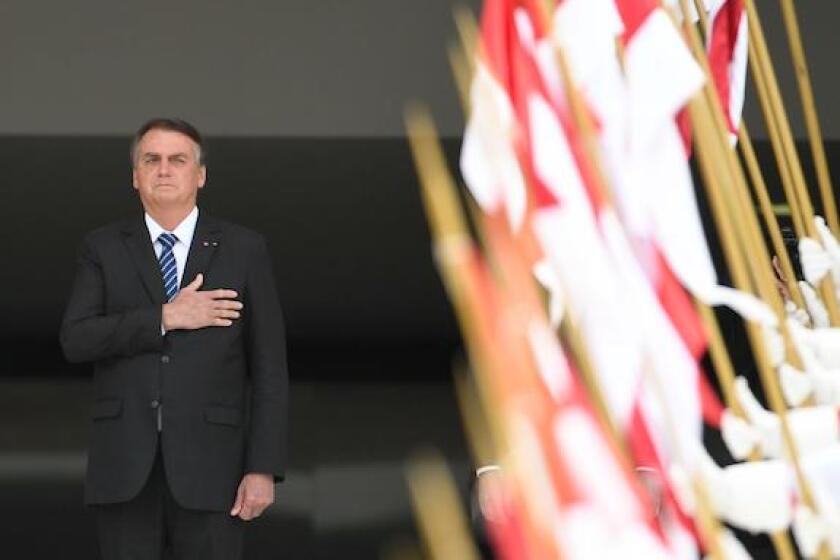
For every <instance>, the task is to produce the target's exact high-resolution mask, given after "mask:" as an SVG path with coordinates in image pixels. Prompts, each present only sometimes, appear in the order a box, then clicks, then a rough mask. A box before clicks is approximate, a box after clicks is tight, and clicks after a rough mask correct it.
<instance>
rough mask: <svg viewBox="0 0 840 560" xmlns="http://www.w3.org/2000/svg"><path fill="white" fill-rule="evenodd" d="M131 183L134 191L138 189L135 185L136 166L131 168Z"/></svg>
mask: <svg viewBox="0 0 840 560" xmlns="http://www.w3.org/2000/svg"><path fill="white" fill-rule="evenodd" d="M131 184H132V185H133V186H134V190H135V191H136V190H139V188H138V187H137V168H136V167H132V168H131Z"/></svg>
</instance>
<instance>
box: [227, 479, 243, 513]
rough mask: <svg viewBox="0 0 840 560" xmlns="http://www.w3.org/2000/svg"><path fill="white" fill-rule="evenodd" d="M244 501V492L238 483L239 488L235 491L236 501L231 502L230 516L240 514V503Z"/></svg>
mask: <svg viewBox="0 0 840 560" xmlns="http://www.w3.org/2000/svg"><path fill="white" fill-rule="evenodd" d="M244 499H245V491H244V488H243V485H242V483H241V482H240V483H239V488H237V489H236V500H234V502H233V507H232V508H231V509H230V514H231V516H233V517H236V516H237V515H239V514H240V513H241V512H242V502H243V501H244Z"/></svg>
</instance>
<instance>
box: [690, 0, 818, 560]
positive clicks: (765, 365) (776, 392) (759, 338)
mask: <svg viewBox="0 0 840 560" xmlns="http://www.w3.org/2000/svg"><path fill="white" fill-rule="evenodd" d="M680 4H681V7H682V10H683V17H684V21H685V28H686V32H687V34H688V38H689V42H690V45H691V47H692V50H693V51H694V53H695V56H697V57H698V60H699V61H700V62H701V65H702V66H703V67H704V70H705V71H706V73H707V79H708V78H709V75H708V65H707V64H706V62H705V51H704V50H703V49H702V47H701V45H700V41H699V37H698V35H697V29H696V28H695V27H694V26H693V25H692V24H691V22H690V20H689V19H688V16H689V11H688V4H687V2H686V0H680ZM710 89H711V90H712V91H711V94H710V92H709V90H710ZM690 111H691V116H692V123H693V124H694V125H695V130H696V135H695V139H696V140H697V145H698V156H699V160H700V163H701V170H702V172H703V175H704V179H705V184H706V187H707V192H708V193H709V195H710V196H709V198H710V201H711V203H712V206H713V209H714V212H715V216H716V218H717V219H718V224H719V227H720V226H722V227H720V229H721V232H722V234H723V235H722V240H723V241H724V243H723V244H724V249H725V253H726V255H727V260H728V261H729V264H730V270H731V271H732V275H733V278H734V280H735V282H736V286H738V287H739V288H740V289H747V288H748V286H749V284H750V283H749V281H748V274H747V271H746V270H745V268H744V266H743V264H741V262H740V261H741V259H742V258H744V257H747V259H748V260H749V257H750V256H751V254H752V252H753V251H754V250H755V249H756V247H755V245H754V243H751V241H754V235H749V233H747V232H741V235H738V228H732V226H731V225H729V224H727V222H728V221H729V220H730V219H732V220H735V222H734V223H738V221H739V220H740V219H742V218H743V217H744V215H745V212H744V210H745V208H744V207H743V196H742V195H743V194H745V191H746V189H745V187H744V185H743V176H740V177H739V176H738V171H740V168H738V167H737V166H732V164H731V160H732V159H734V153H733V152H732V150H731V149H730V148H729V146H728V142H727V141H726V139H725V137H724V136H723V135H722V130H721V123H722V110H721V105H720V103H719V101H718V100H717V96H716V92H715V91H714V88H711V84H710V83H707V85H706V95H704V96H703V97H696V98H695V99H694V100H693V101H692V102H691V105H690ZM727 159H728V160H729V163H727ZM721 173H722V175H720V174H721ZM719 178H720V179H723V182H724V183H726V184H728V185H731V184H733V183H734V186H735V187H736V188H734V189H733V188H726V189H722V188H721V187H722V185H721V181H720V179H719ZM732 191H735V192H732ZM747 214H748V212H747ZM752 217H753V218H755V216H754V214H753V215H752ZM727 238H728V240H727ZM739 239H740V242H741V248H740V250H739V248H738V247H737V245H736V243H737V240H739ZM760 249H764V246H763V244H762V245H761V247H760ZM760 249H759V252H760ZM742 251H743V252H742ZM766 259H767V256H766V252H765V254H764V255H763V259H762V260H766ZM754 264H755V263H754ZM754 264H753V266H754ZM762 264H765V263H762ZM766 266H769V262H766ZM754 272H755V273H756V274H754V275H753V277H752V280H753V281H754V282H756V284H755V285H754V287H755V288H757V289H758V292H757V293H759V294H761V296H762V298H763V299H765V301H768V302H770V303H773V307H774V308H775V309H776V311H777V314H778V316H779V317H780V320H781V321H782V323H781V326H782V327H784V312H783V309H779V300H780V298H779V295H778V293H777V292H776V291H775V287H774V286H773V285H772V282H771V284H770V286H768V285H767V278H766V275H763V274H761V273H760V271H758V270H755V271H754ZM783 333H784V334H785V335H786V338H787V339H788V340H789V333H787V332H786V331H784V330H783ZM747 334H748V336H749V338H750V342H751V345H752V347H753V350H754V353H755V355H756V360H757V365H758V370H759V375H760V377H761V380H762V384H763V385H764V388H765V392H766V394H767V397H768V400H769V402H770V405H771V407H772V409H773V411H774V412H775V413H776V414H777V415H778V417H779V419H780V426H781V432H782V438H783V441H784V443H785V447H786V449H787V451H788V455H789V457H790V458H791V462H792V465H793V468H794V472H795V473H796V478H797V482H798V485H799V489H800V494H801V496H802V499H803V502H804V503H805V504H806V505H808V506H809V507H811V508H813V507H814V501H813V495H812V493H811V489H810V485H809V484H808V481H807V479H806V478H805V476H804V473H803V472H802V469H801V464H800V460H799V455H798V452H797V446H796V442H795V440H794V439H793V436H792V434H791V432H790V426H789V424H788V422H787V407H786V405H785V402H784V399H783V397H782V394H781V390H780V388H779V383H778V379H777V378H776V375H775V371H774V369H773V366H772V363H771V362H770V360H769V356H768V354H767V349H766V347H765V340H764V338H763V334H762V332H761V329H760V328H759V327H758V325H756V324H755V323H752V322H748V323H747ZM792 350H793V349H792V347H789V348H788V351H789V354H788V357H789V359H793V358H795V357H796V356H795V355H794V353H793V352H792ZM826 551H827V549H826V548H825V547H824V546H823V547H821V556H822V555H823V554H824V553H825V552H826Z"/></svg>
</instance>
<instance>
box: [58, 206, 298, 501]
mask: <svg viewBox="0 0 840 560" xmlns="http://www.w3.org/2000/svg"><path fill="white" fill-rule="evenodd" d="M199 272H201V273H203V274H204V284H203V285H202V287H201V290H209V289H215V288H229V289H233V290H236V291H237V292H238V294H239V297H238V299H239V300H240V301H242V302H243V304H244V309H243V310H242V315H241V317H240V318H239V319H237V320H234V323H233V325H232V326H230V327H209V328H204V329H199V330H192V331H187V330H176V331H171V332H168V333H167V334H166V336H161V330H160V329H161V313H162V305H163V303H164V301H165V295H164V287H163V281H162V279H161V274H160V270H159V268H158V264H157V260H156V258H155V253H154V248H153V246H152V243H151V240H150V239H149V232H148V230H147V228H146V225H145V222H144V220H143V217H142V215H140V216H138V217H137V218H135V219H132V220H129V221H127V222H124V223H120V224H114V225H110V226H106V227H103V228H100V229H97V230H95V231H93V232H91V233H89V234H88V235H87V236H86V237H85V239H84V241H83V243H82V245H81V248H80V251H79V257H78V265H77V270H76V279H75V284H74V286H73V291H72V294H71V296H70V301H69V303H68V306H67V310H66V312H65V316H64V321H63V324H62V327H61V344H62V347H63V349H64V353H65V355H66V357H67V359H68V360H70V361H72V362H94V364H95V366H94V382H93V391H94V402H93V406H92V409H91V419H92V422H91V424H92V425H91V440H90V450H89V457H88V468H87V478H86V483H85V502H86V503H88V504H106V503H116V502H124V501H128V500H130V499H131V498H132V497H134V496H135V495H136V494H137V493H138V492H139V491H140V489H141V488H142V487H143V484H144V483H145V481H146V479H147V476H148V474H149V472H150V469H151V467H152V462H153V460H154V457H155V453H156V449H157V445H158V438H159V437H160V438H162V439H161V447H162V450H163V458H164V464H165V468H166V475H167V480H168V482H169V487H170V489H171V491H172V494H173V495H174V497H175V499H176V500H177V501H178V502H179V503H180V504H181V505H182V506H183V507H186V508H190V509H200V510H210V511H226V510H229V509H230V508H231V506H232V505H233V502H234V499H235V496H236V489H237V486H238V484H239V481H240V480H241V478H242V476H243V474H244V473H247V472H261V473H271V474H273V475H274V476H275V479H282V477H283V471H284V466H285V461H286V421H287V420H286V416H287V415H286V406H287V393H288V375H287V371H286V355H285V342H284V332H283V331H284V328H283V321H282V317H281V312H280V306H279V303H278V300H277V295H276V287H275V283H274V275H273V273H272V269H271V262H270V259H269V254H268V251H267V248H266V244H265V241H264V239H263V238H262V236H260V235H259V234H257V233H255V232H253V231H251V230H248V229H246V228H243V227H240V226H237V225H234V224H231V223H227V222H223V221H220V220H217V219H214V218H212V217H210V216H207V215H206V214H205V213H204V212H200V213H199V219H198V223H197V225H196V229H195V235H194V237H193V241H192V246H191V247H190V251H189V257H188V259H187V263H186V268H185V271H184V276H183V281H182V286H183V285H186V284H188V283H190V282H192V281H193V280H194V279H195V276H196V274H198V273H199ZM158 407H161V409H160V413H161V418H162V427H163V431H162V432H160V433H159V432H158V431H157V416H158Z"/></svg>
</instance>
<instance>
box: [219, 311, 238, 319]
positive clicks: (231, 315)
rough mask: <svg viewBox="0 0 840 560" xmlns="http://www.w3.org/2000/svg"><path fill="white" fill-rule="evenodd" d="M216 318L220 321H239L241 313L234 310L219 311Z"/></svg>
mask: <svg viewBox="0 0 840 560" xmlns="http://www.w3.org/2000/svg"><path fill="white" fill-rule="evenodd" d="M216 317H218V318H220V319H239V311H234V310H232V309H217V310H216Z"/></svg>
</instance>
